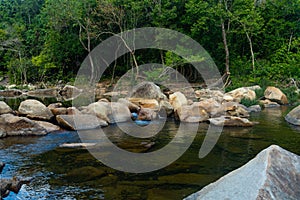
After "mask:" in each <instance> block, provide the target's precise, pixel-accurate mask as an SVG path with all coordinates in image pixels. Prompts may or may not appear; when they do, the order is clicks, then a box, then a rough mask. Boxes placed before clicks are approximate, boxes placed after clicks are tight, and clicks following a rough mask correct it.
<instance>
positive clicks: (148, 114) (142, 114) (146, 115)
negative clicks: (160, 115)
mask: <svg viewBox="0 0 300 200" xmlns="http://www.w3.org/2000/svg"><path fill="white" fill-rule="evenodd" d="M156 117H157V113H156V112H155V111H154V110H152V109H149V108H141V109H140V111H139V113H138V118H137V119H138V120H142V121H151V120H153V119H155V118H156Z"/></svg>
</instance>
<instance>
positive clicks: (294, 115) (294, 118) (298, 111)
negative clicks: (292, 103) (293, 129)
mask: <svg viewBox="0 0 300 200" xmlns="http://www.w3.org/2000/svg"><path fill="white" fill-rule="evenodd" d="M285 120H286V121H287V122H288V123H290V124H293V125H297V126H300V106H297V107H296V108H294V109H293V110H291V111H290V112H289V113H288V114H287V115H286V116H285Z"/></svg>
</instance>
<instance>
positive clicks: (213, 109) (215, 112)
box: [195, 98, 225, 117]
mask: <svg viewBox="0 0 300 200" xmlns="http://www.w3.org/2000/svg"><path fill="white" fill-rule="evenodd" d="M195 104H197V105H198V106H199V107H202V108H204V109H205V111H206V112H207V113H208V114H209V116H210V117H217V116H221V115H224V114H225V111H224V110H223V107H222V105H221V104H220V103H219V102H218V101H216V100H215V99H213V98H210V99H204V100H202V101H200V102H196V103H195Z"/></svg>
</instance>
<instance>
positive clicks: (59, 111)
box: [50, 108, 68, 116]
mask: <svg viewBox="0 0 300 200" xmlns="http://www.w3.org/2000/svg"><path fill="white" fill-rule="evenodd" d="M50 110H51V112H52V114H53V115H54V116H56V115H67V114H68V109H67V108H52V109H50Z"/></svg>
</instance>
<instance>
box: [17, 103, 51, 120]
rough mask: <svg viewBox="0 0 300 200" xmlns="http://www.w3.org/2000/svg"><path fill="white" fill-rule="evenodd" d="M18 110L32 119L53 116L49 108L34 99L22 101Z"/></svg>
mask: <svg viewBox="0 0 300 200" xmlns="http://www.w3.org/2000/svg"><path fill="white" fill-rule="evenodd" d="M18 111H19V113H20V114H21V115H26V116H27V117H28V118H32V119H40V120H50V119H51V118H52V117H53V114H52V112H51V111H50V109H49V108H47V107H46V106H45V105H44V104H43V103H41V102H39V101H37V100H34V99H29V100H25V101H23V102H21V104H20V106H19V109H18Z"/></svg>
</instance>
